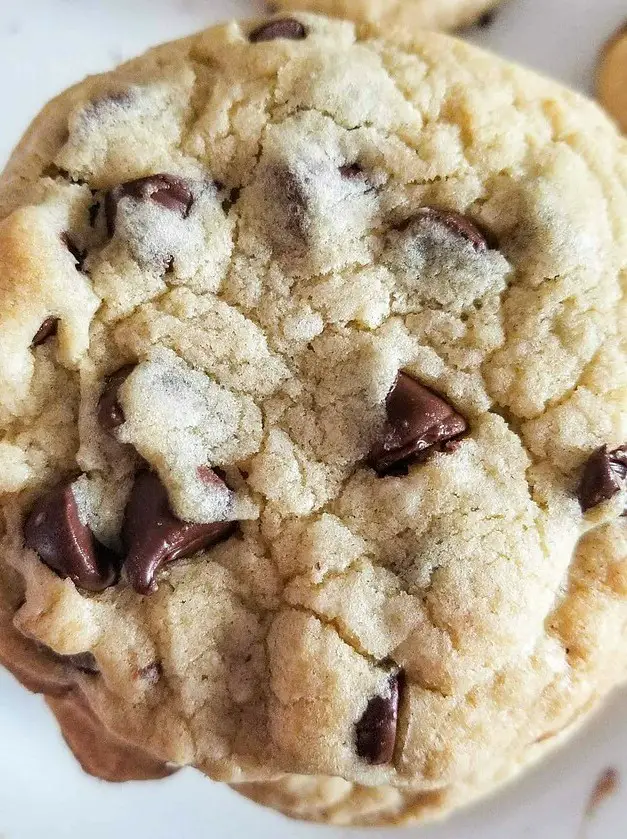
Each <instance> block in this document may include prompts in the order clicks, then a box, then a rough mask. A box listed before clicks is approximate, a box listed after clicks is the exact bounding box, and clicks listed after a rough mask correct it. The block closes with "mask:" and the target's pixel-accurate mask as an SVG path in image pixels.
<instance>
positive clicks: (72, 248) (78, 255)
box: [61, 233, 87, 271]
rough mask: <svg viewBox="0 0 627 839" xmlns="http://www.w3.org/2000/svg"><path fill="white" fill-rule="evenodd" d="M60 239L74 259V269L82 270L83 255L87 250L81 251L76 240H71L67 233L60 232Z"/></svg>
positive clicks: (85, 254) (84, 255)
mask: <svg viewBox="0 0 627 839" xmlns="http://www.w3.org/2000/svg"><path fill="white" fill-rule="evenodd" d="M61 241H62V242H63V244H64V245H65V247H66V248H67V249H68V250H69V252H70V253H71V254H72V256H73V257H74V259H75V260H76V270H77V271H82V270H83V265H84V263H85V257H86V256H87V251H82V250H81V249H80V248H79V247H78V245H77V244H76V242H74V241H73V240H72V237H71V236H70V234H69V233H62V234H61Z"/></svg>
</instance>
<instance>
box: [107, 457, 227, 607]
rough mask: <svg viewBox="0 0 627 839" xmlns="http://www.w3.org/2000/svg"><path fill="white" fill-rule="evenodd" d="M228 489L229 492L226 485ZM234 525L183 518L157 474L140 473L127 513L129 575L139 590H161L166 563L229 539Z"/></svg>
mask: <svg viewBox="0 0 627 839" xmlns="http://www.w3.org/2000/svg"><path fill="white" fill-rule="evenodd" d="M224 489H225V492H228V491H229V490H228V489H227V488H226V486H225V488H224ZM234 528H235V524H234V523H233V522H224V521H221V522H211V523H208V524H192V523H189V522H184V521H181V520H180V519H178V518H176V516H175V515H174V514H173V513H172V511H171V509H170V504H169V501H168V494H167V492H166V490H165V487H164V486H163V484H162V483H161V481H160V480H159V478H158V477H157V475H155V474H154V473H152V472H147V471H143V472H140V473H139V474H138V475H137V477H136V478H135V484H134V485H133V489H132V491H131V496H130V498H129V501H128V504H127V506H126V512H125V514H124V528H123V531H122V536H123V540H124V546H125V548H126V551H127V556H126V562H125V565H124V567H125V570H126V576H127V578H128V580H129V582H130V584H131V585H132V587H133V588H134V589H135V591H137V592H138V593H139V594H150V593H151V592H154V591H156V589H157V584H156V581H155V576H156V574H157V571H158V570H159V568H161V566H162V565H164V564H165V563H167V562H172V561H174V560H175V559H183V558H184V557H187V556H191V555H192V554H194V553H196V552H197V551H200V550H202V549H203V548H208V547H209V546H210V545H214V544H215V543H216V542H219V541H221V540H222V539H226V537H227V536H230V534H231V533H232V532H233V530H234Z"/></svg>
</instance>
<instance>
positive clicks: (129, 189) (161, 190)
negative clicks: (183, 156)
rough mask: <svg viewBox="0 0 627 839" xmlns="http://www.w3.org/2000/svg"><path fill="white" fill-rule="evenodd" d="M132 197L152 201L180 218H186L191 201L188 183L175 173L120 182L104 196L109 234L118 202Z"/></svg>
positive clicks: (112, 232) (112, 231) (112, 229)
mask: <svg viewBox="0 0 627 839" xmlns="http://www.w3.org/2000/svg"><path fill="white" fill-rule="evenodd" d="M127 197H128V198H133V199H135V201H142V202H143V201H154V202H155V203H156V204H160V205H161V206H162V207H165V208H166V209H167V210H171V211H172V212H173V213H178V214H179V215H180V216H181V217H182V218H187V216H188V215H189V211H190V210H191V206H192V203H193V200H194V198H193V196H192V193H191V190H190V188H189V185H188V184H187V183H186V182H185V181H184V180H183V179H182V178H177V177H176V176H175V175H165V174H161V175H149V176H148V177H147V178H138V179H137V180H135V181H128V183H125V184H120V185H119V186H116V187H114V188H113V189H111V190H109V192H108V193H107V194H106V196H105V218H106V220H107V230H108V232H109V236H113V234H114V233H115V219H116V215H117V211H118V204H119V202H120V201H121V200H122V198H127Z"/></svg>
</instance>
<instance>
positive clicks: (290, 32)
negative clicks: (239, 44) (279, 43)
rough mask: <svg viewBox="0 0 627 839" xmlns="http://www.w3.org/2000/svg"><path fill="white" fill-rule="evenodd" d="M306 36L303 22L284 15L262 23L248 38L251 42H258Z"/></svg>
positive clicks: (292, 39)
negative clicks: (278, 18)
mask: <svg viewBox="0 0 627 839" xmlns="http://www.w3.org/2000/svg"><path fill="white" fill-rule="evenodd" d="M306 37H307V30H306V29H305V27H304V26H303V24H302V23H300V22H299V21H298V20H294V18H289V17H286V18H281V19H280V20H271V21H269V22H268V23H263V24H262V25H261V26H259V27H257V29H255V30H253V31H252V32H251V33H250V35H249V36H248V40H249V41H250V42H251V43H252V44H258V43H260V42H261V41H276V40H277V39H278V38H287V39H289V40H290V41H302V40H303V38H306Z"/></svg>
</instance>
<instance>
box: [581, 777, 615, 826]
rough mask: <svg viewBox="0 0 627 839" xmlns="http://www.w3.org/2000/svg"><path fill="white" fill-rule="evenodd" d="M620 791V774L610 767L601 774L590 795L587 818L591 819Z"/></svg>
mask: <svg viewBox="0 0 627 839" xmlns="http://www.w3.org/2000/svg"><path fill="white" fill-rule="evenodd" d="M619 789H620V772H619V771H618V769H616V768H615V767H614V766H608V767H607V769H604V770H603V772H601V774H600V775H599V777H598V778H597V781H596V784H595V785H594V787H593V789H592V792H591V793H590V798H589V799H588V804H587V806H586V816H587V817H588V818H589V817H590V816H592V815H594V813H595V812H596V811H597V810H598V808H599V807H600V806H601V804H603V803H604V802H605V801H607V799H608V798H611V797H612V796H613V795H616V793H617V792H618V790H619Z"/></svg>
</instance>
